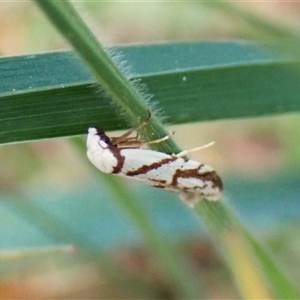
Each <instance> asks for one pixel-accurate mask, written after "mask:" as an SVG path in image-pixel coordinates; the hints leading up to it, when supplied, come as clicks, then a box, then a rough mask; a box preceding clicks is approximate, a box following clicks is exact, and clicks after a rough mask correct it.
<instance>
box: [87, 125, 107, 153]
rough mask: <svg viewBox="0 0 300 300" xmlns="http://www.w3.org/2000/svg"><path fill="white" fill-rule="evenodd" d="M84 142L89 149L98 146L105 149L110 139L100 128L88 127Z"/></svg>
mask: <svg viewBox="0 0 300 300" xmlns="http://www.w3.org/2000/svg"><path fill="white" fill-rule="evenodd" d="M86 144H87V148H88V149H91V150H92V149H93V148H98V147H99V146H100V147H101V148H103V149H105V148H107V147H108V146H110V145H111V141H110V139H109V137H108V136H107V135H106V134H105V132H104V131H103V130H102V129H100V128H96V127H90V128H89V130H88V138H87V143H86Z"/></svg>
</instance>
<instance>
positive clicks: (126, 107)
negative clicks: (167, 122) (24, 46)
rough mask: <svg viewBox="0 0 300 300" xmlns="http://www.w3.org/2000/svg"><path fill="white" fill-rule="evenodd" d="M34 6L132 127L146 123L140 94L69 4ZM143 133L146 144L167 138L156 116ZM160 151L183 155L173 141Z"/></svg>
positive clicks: (167, 142) (146, 115)
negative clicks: (50, 23) (54, 27)
mask: <svg viewBox="0 0 300 300" xmlns="http://www.w3.org/2000/svg"><path fill="white" fill-rule="evenodd" d="M35 2H36V3H37V4H38V5H39V6H40V7H41V9H42V10H43V11H44V12H45V14H46V15H47V17H48V18H49V19H50V20H51V22H52V23H53V24H54V25H55V26H56V27H57V29H58V30H59V31H60V32H61V33H62V34H63V36H64V37H65V38H66V39H67V40H68V41H69V42H70V43H71V45H72V46H73V47H74V49H75V50H76V52H77V53H78V54H79V55H80V57H81V58H82V59H83V61H84V62H85V63H86V65H87V66H88V67H89V68H90V70H91V71H92V72H93V74H94V75H95V77H96V78H97V81H98V82H99V83H100V84H101V87H102V88H103V90H104V91H105V93H106V95H108V96H110V97H111V102H112V103H115V104H116V106H117V107H118V108H121V109H122V110H123V111H124V112H125V113H126V114H125V115H126V117H127V119H128V120H129V122H130V124H131V125H132V126H137V125H139V124H141V123H143V121H144V120H146V119H147V118H148V116H149V112H148V109H147V106H146V103H145V102H144V100H143V97H142V95H141V93H139V92H138V90H137V89H136V88H135V87H134V85H133V84H131V83H130V82H129V80H128V79H127V78H126V77H125V75H124V74H123V73H122V71H121V70H120V69H119V68H118V67H117V66H116V64H115V62H114V61H113V59H112V58H111V57H110V56H109V54H108V53H107V51H105V49H104V48H103V47H102V45H101V44H100V43H99V42H98V40H97V39H96V37H95V36H94V35H93V33H92V32H91V31H90V30H89V28H88V27H87V26H86V24H85V23H84V22H83V21H82V19H81V18H80V16H79V15H78V14H77V12H76V10H75V9H74V8H73V6H72V5H71V4H70V2H69V1H51V0H43V1H39V0H35ZM140 131H141V135H142V136H144V137H145V139H147V140H151V139H154V140H155V139H159V138H162V137H165V136H166V135H167V134H168V133H167V131H166V130H165V129H164V127H163V126H162V124H161V123H160V122H159V121H158V120H157V119H156V118H155V117H154V115H153V116H152V118H151V119H150V120H149V122H148V123H147V124H146V125H145V126H143V128H141V130H140ZM153 147H155V146H153ZM160 147H161V148H162V149H164V151H167V152H170V153H177V152H179V151H180V149H179V148H178V146H177V145H176V144H175V142H174V141H173V140H172V139H169V140H166V141H165V142H163V143H161V145H160Z"/></svg>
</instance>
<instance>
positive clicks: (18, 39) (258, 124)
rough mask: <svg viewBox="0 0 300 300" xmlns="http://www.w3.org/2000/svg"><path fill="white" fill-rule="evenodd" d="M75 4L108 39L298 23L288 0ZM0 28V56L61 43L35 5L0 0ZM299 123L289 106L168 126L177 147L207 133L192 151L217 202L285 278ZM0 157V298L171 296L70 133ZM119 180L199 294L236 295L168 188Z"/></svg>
mask: <svg viewBox="0 0 300 300" xmlns="http://www.w3.org/2000/svg"><path fill="white" fill-rule="evenodd" d="M75 7H76V8H77V9H78V10H79V12H80V14H81V15H82V17H83V18H84V20H85V21H86V22H87V23H88V24H89V26H90V27H91V28H92V30H93V32H94V33H95V34H96V35H97V37H98V38H99V40H100V41H101V42H102V43H103V44H105V45H107V46H110V45H117V44H127V43H148V42H157V41H183V40H207V39H214V40H223V39H230V40H234V39H247V40H252V39H254V38H255V39H263V38H265V37H268V34H269V33H266V32H260V31H259V30H257V28H255V26H253V24H251V22H249V21H247V20H248V19H247V18H245V16H248V15H249V14H250V15H251V16H252V17H253V16H258V17H259V18H261V19H263V20H268V21H270V23H272V22H273V23H275V24H276V25H278V24H279V25H278V26H281V27H280V28H284V29H286V28H288V30H290V31H291V32H295V34H298V32H299V24H298V23H299V22H300V21H299V18H298V16H299V12H300V4H298V3H296V2H291V3H279V2H269V3H266V2H261V3H259V2H257V3H247V2H240V3H235V4H232V5H231V6H230V10H228V7H227V9H226V7H225V8H224V7H222V6H219V5H217V4H215V5H213V4H205V3H197V2H193V3H192V2H191V3H185V2H182V3H179V2H173V3H172V2H153V3H150V2H141V3H134V2H131V3H130V2H84V3H75ZM253 19H254V17H253V18H252V20H253ZM0 28H1V30H0V53H1V54H2V55H3V56H12V55H21V54H28V53H36V52H43V51H50V50H59V49H68V48H69V46H68V44H67V43H66V42H65V41H64V40H63V39H62V38H61V37H60V35H59V34H58V33H57V32H56V31H55V29H54V28H52V26H51V25H50V24H49V22H48V21H47V20H46V18H45V17H44V15H42V13H41V12H40V11H39V10H38V8H37V7H36V6H35V5H34V4H33V3H32V2H15V3H1V4H0ZM203 109H205V108H203ZM299 125H300V124H299V116H298V114H296V113H295V114H286V115H278V116H273V117H264V118H255V119H254V118H253V119H239V120H230V121H228V120H227V121H214V122H205V123H201V124H186V125H180V126H169V130H170V132H172V131H175V132H176V134H175V139H176V140H177V141H178V142H179V144H180V146H181V147H182V148H184V149H189V148H193V147H196V146H199V145H203V144H206V143H208V142H210V141H211V140H214V141H216V144H215V145H214V146H213V147H211V148H209V149H207V150H205V151H201V152H200V153H194V154H193V155H192V157H193V158H194V159H198V160H201V161H204V162H206V163H209V164H211V165H213V166H214V167H215V168H216V169H217V170H218V172H219V173H220V174H221V175H222V178H224V181H225V186H226V190H225V194H224V196H225V198H226V200H227V201H228V202H229V203H230V204H232V206H233V207H234V209H235V210H236V212H237V213H238V215H239V216H240V217H241V219H242V220H243V221H244V222H245V224H246V225H247V226H248V227H249V228H250V229H251V230H252V231H253V232H254V233H255V235H256V237H258V238H259V240H260V241H261V242H262V244H263V245H265V246H266V247H269V249H270V250H271V252H272V255H273V256H274V257H275V258H276V260H277V261H278V262H279V264H282V266H283V269H284V270H285V271H287V272H288V273H289V275H290V277H291V278H292V280H293V281H294V282H297V279H299V278H300V274H299V268H298V266H299V264H296V263H295V261H297V262H298V261H299V250H300V239H299V224H298V223H299V221H298V220H299V215H300V202H299V197H300V184H299V182H300V181H299V179H300V172H299V168H300V151H299V147H300V135H299ZM115 134H117V133H115ZM0 161H1V171H0V188H1V190H0V200H1V202H0V211H1V218H0V228H1V230H0V259H1V262H0V263H1V266H0V270H1V271H0V274H1V277H0V297H1V298H20V299H23V298H59V299H61V298H81V299H84V298H167V299H173V298H175V296H174V295H173V294H172V291H170V290H169V289H168V287H167V285H166V284H165V283H164V278H163V275H162V274H161V272H160V268H159V263H158V262H157V261H155V259H154V258H153V257H152V256H151V254H149V251H148V250H147V249H145V247H144V244H143V240H142V239H141V237H140V234H139V232H138V230H137V229H136V228H135V227H134V226H133V224H132V223H131V222H130V220H128V219H127V218H126V215H125V214H124V212H122V211H121V210H120V208H119V207H118V206H117V205H116V204H115V203H114V201H113V199H112V195H111V192H110V190H109V189H107V187H106V185H105V184H104V183H102V182H99V180H98V179H96V178H94V176H93V173H91V172H90V166H89V162H88V160H87V158H86V157H85V156H82V155H80V154H79V153H78V152H77V151H76V150H75V149H74V148H73V146H72V144H70V143H69V140H68V139H52V140H45V141H39V142H32V143H23V144H15V145H13V144H12V145H4V146H1V148H0ZM125 184H126V185H127V186H128V189H132V190H133V191H134V192H137V193H138V194H139V196H140V198H141V199H143V203H142V204H143V206H144V207H145V209H146V211H147V212H148V213H149V214H150V216H151V218H152V219H153V220H154V224H155V226H156V227H157V228H158V229H159V231H160V232H161V233H162V235H163V236H164V237H165V239H166V240H170V241H171V243H173V244H174V245H175V246H176V247H178V249H180V251H181V253H182V255H183V256H184V257H185V259H186V260H187V261H188V262H189V264H190V265H191V266H192V268H193V269H194V270H196V272H197V276H199V280H200V281H201V290H202V292H203V298H218V299H220V298H224V299H225V298H233V297H237V295H238V294H237V292H236V290H235V289H234V288H233V287H232V286H233V285H232V279H231V278H230V275H229V274H228V270H227V269H226V268H225V266H224V264H223V262H222V261H221V259H220V257H219V253H217V252H216V250H215V249H214V247H213V245H212V244H211V242H210V240H209V237H208V236H207V233H206V232H205V230H203V228H202V226H201V224H199V221H198V219H197V218H196V217H195V216H194V214H193V213H192V212H191V211H190V210H189V209H188V208H187V207H185V206H184V204H183V203H181V202H179V201H178V199H177V196H176V195H173V194H170V193H168V192H165V191H161V190H159V191H158V190H156V189H153V188H151V187H144V186H140V185H139V184H136V183H134V182H131V181H125ZM79 248H80V249H84V251H78V249H79ZM82 252H83V253H82ZM108 262H109V264H108ZM112 262H113V263H112Z"/></svg>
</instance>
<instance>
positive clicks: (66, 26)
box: [36, 1, 296, 296]
mask: <svg viewBox="0 0 300 300" xmlns="http://www.w3.org/2000/svg"><path fill="white" fill-rule="evenodd" d="M36 2H37V3H38V4H39V5H40V6H41V7H43V8H44V10H45V12H46V13H47V14H48V16H49V17H50V18H51V20H52V22H54V23H55V24H56V26H57V27H58V28H59V29H60V31H61V32H62V33H63V34H64V35H65V37H66V38H68V39H69V41H70V42H71V43H72V45H73V46H74V47H75V49H76V50H77V51H78V53H80V55H81V57H82V58H83V59H84V61H85V62H86V63H87V64H88V66H89V67H90V68H91V70H93V72H94V74H95V75H96V78H98V80H99V81H100V82H101V83H102V87H103V88H104V90H105V91H106V93H107V94H108V95H111V96H113V100H114V101H115V103H118V105H120V106H121V107H122V108H123V109H124V110H125V111H126V112H127V114H128V118H130V119H131V121H132V123H133V124H137V123H140V122H142V121H143V119H146V112H147V111H146V107H145V105H142V101H139V100H140V98H139V95H138V94H136V93H135V91H134V89H133V88H132V87H130V84H129V82H128V81H126V79H125V78H123V76H122V74H121V72H119V71H118V70H117V69H116V68H115V67H114V66H112V65H113V62H111V60H110V59H109V57H108V56H107V55H105V52H104V51H103V49H101V45H100V44H98V43H97V41H96V39H95V38H94V37H93V35H92V34H91V33H90V32H89V31H88V29H87V27H86V26H85V24H84V23H83V22H82V21H81V19H80V18H79V16H77V14H76V12H75V11H74V10H73V9H72V7H71V6H70V5H69V3H68V2H67V1H65V2H55V1H36ZM73 29H74V30H73ZM77 40H78V42H77ZM97 53H100V54H99V55H100V56H98V55H97ZM89 55H90V57H91V58H92V59H90V58H89ZM95 66H97V67H95ZM101 66H103V70H105V72H104V73H107V74H104V76H103V73H102V72H101V68H100V69H99V67H101ZM111 66H112V68H110V67H111ZM231 67H232V66H231ZM231 67H229V68H224V69H223V71H224V73H223V76H224V74H227V73H226V72H227V71H228V70H229V73H228V74H227V75H231V76H233V73H232V70H233V69H232V68H231ZM246 67H248V66H246ZM275 68H276V65H275ZM113 70H114V71H115V72H114V71H113ZM267 70H269V71H271V72H272V70H273V71H274V66H273V65H271V69H268V68H267ZM278 70H279V69H277V70H276V72H275V74H277V73H278ZM210 71H211V70H207V73H209V72H210ZM234 71H236V70H234ZM281 71H282V69H281ZM234 73H236V72H234ZM289 73H290V72H289ZM245 74H247V72H245ZM164 75H165V74H162V77H161V78H163V76H164ZM172 75H174V76H172V80H174V81H175V82H176V83H177V84H176V85H177V86H181V87H182V88H183V90H185V92H186V91H187V90H188V89H187V85H186V82H190V81H191V82H192V83H193V84H194V85H197V86H198V85H199V82H201V83H202V82H203V81H202V80H201V79H202V78H201V77H195V76H194V75H195V74H194V72H193V70H191V73H190V74H189V76H188V77H187V76H186V75H184V72H182V73H181V74H177V73H174V74H172ZM178 75H180V76H178ZM263 75H264V76H265V73H263ZM105 77H107V78H110V79H109V80H108V81H107V78H106V79H105ZM120 78H121V79H122V81H123V80H124V81H123V83H122V84H121V87H122V88H121V89H120V90H118V88H117V87H116V86H117V85H116V86H114V85H113V83H114V81H115V83H119V82H120ZM210 79H213V82H215V81H217V79H218V78H210ZM236 79H237V78H236ZM251 79H252V81H251V85H250V86H248V89H246V90H247V94H250V95H251V92H252V91H253V90H252V88H253V86H254V87H255V88H256V85H257V84H258V82H259V81H257V78H251ZM274 79H276V77H275V78H271V80H272V86H273V87H274ZM292 81H293V80H292ZM123 84H124V85H123ZM158 84H159V82H155V85H158ZM234 84H235V85H236V84H237V82H236V81H235V82H234ZM148 86H149V88H150V89H151V80H149V81H148ZM231 86H233V82H231ZM123 87H124V88H125V89H123ZM254 90H255V89H254ZM122 91H123V92H124V95H125V97H124V95H122ZM125 91H126V92H125ZM238 91H239V89H236V90H235V94H236V95H237V96H238V98H240V96H241V95H240V94H239V93H238ZM285 91H286V92H287V91H289V89H286V90H285ZM221 92H224V91H222V90H221ZM221 94H223V93H220V94H219V95H217V96H218V99H220V95H221ZM156 96H157V97H158V96H160V95H159V94H158V93H157V94H156ZM127 97H128V98H127ZM124 98H126V101H125V99H124ZM246 100H247V101H246V103H248V106H249V98H246ZM276 100H277V98H276ZM181 103H182V102H181ZM275 103H277V101H275ZM201 104H202V107H205V106H203V103H201ZM173 105H174V103H173ZM182 105H184V107H186V106H187V105H186V103H184V104H182ZM131 106H133V107H135V106H136V107H137V109H136V110H135V109H134V110H133V109H132V108H131ZM238 106H239V105H238ZM250 106H252V103H251V102H250ZM202 107H201V108H202ZM177 108H179V110H177V112H178V111H179V112H181V111H182V110H181V109H180V108H181V107H180V106H179V107H177ZM247 108H248V107H247ZM269 108H270V107H268V109H269ZM269 112H270V111H269ZM187 113H188V111H187ZM229 113H230V110H228V109H227V110H226V114H227V115H228V114H229ZM181 118H182V119H184V116H182V115H181ZM144 134H145V135H148V136H149V137H150V136H151V135H152V136H153V138H158V137H161V136H162V135H165V134H166V131H165V130H164V129H163V128H162V126H161V124H160V123H159V122H158V121H157V120H156V119H152V120H151V122H149V124H147V126H145V132H144ZM164 144H167V146H163V145H164ZM164 144H163V145H159V146H158V148H159V149H160V150H161V151H166V150H167V151H170V152H174V153H176V152H177V151H178V150H179V149H178V147H177V146H176V145H175V144H174V143H172V142H171V141H170V140H169V141H168V142H167V143H164ZM202 203H205V202H204V201H203V202H202ZM210 205H211V206H212V207H214V208H217V207H218V206H221V207H222V206H223V205H224V203H210ZM198 207H199V208H198ZM204 211H205V209H203V208H202V205H201V203H200V204H199V206H197V212H198V213H199V214H200V215H203V213H204ZM132 212H133V213H134V210H132ZM229 215H230V214H227V215H225V218H224V220H225V221H226V222H229V224H230V230H232V231H233V232H234V233H240V237H241V239H242V240H245V241H247V236H248V233H246V232H243V231H241V230H240V228H239V226H238V225H237V224H236V223H235V222H230V218H229ZM204 221H205V222H207V223H209V222H213V223H214V226H215V227H217V228H218V226H219V225H218V224H219V223H222V222H223V221H222V219H221V216H219V215H217V218H211V219H210V220H207V219H204ZM216 237H217V239H216V240H217V241H218V242H219V244H220V245H222V247H223V248H224V249H226V248H228V249H229V247H228V245H227V242H228V241H230V239H228V238H226V239H223V237H222V236H220V235H216ZM245 244H246V243H245ZM229 250H230V249H229ZM238 250H239V251H241V253H242V255H243V256H244V257H245V258H246V259H247V261H248V262H249V264H250V263H251V262H252V260H251V258H250V256H251V257H252V256H255V254H257V252H254V251H253V249H251V247H249V248H248V247H246V245H245V246H244V245H242V246H241V247H239V249H238ZM249 250H250V252H251V253H250V256H248V255H247V254H248V251H249ZM228 253H229V254H231V253H230V251H228ZM255 259H256V260H257V261H258V265H259V263H260V261H261V256H256V257H255ZM231 264H232V266H233V264H234V262H233V261H231ZM274 267H275V265H274ZM256 269H257V268H256ZM232 270H233V272H234V274H235V276H236V278H239V276H240V274H239V270H238V269H236V268H234V267H232ZM254 272H257V273H259V271H257V270H254ZM278 272H279V271H278ZM279 273H280V272H279ZM263 275H264V276H266V277H268V276H267V275H268V274H263ZM258 276H259V274H258ZM264 276H262V278H263V277H264ZM268 282H269V283H271V284H270V285H269V288H270V289H271V292H270V294H274V295H276V292H275V291H276V290H275V287H274V285H273V281H272V280H271V279H270V278H268ZM237 283H238V284H239V285H240V288H241V290H243V293H244V294H245V295H249V296H251V295H252V296H253V295H256V296H266V295H269V293H268V289H267V287H266V286H265V284H264V283H262V284H261V288H260V292H257V293H255V294H248V293H247V290H246V287H245V286H244V285H243V283H244V281H239V280H237ZM286 286H287V288H288V292H286V293H285V295H286V296H289V295H292V294H293V292H294V290H293V288H292V287H291V286H288V285H286ZM295 293H296V292H295ZM295 293H294V294H295Z"/></svg>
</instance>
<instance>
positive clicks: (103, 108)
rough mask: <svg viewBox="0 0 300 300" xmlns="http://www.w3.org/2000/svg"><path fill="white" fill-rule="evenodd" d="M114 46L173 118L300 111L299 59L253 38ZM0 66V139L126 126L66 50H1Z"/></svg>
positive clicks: (176, 121) (175, 121)
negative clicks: (12, 53)
mask: <svg viewBox="0 0 300 300" xmlns="http://www.w3.org/2000/svg"><path fill="white" fill-rule="evenodd" d="M113 51H115V52H119V51H122V53H123V54H124V57H125V58H126V60H127V62H128V65H131V67H132V74H131V78H133V79H141V81H142V82H143V83H145V84H146V85H147V87H148V88H149V91H150V93H151V94H153V95H154V98H153V101H156V102H157V106H158V107H159V108H161V109H162V110H163V112H164V114H165V115H166V116H167V117H169V119H168V120H169V122H170V123H173V124H180V123H186V122H197V121H204V120H213V119H226V118H237V117H239V118H240V117H257V116H264V115H271V114H278V113H288V112H296V111H299V110H300V102H299V94H300V86H299V75H298V73H297V72H295V71H293V70H291V66H292V65H296V64H297V65H299V62H298V61H297V60H293V59H291V58H290V59H288V58H286V57H283V56H280V55H275V54H274V53H272V52H270V51H267V50H266V49H264V48H262V47H260V46H259V45H257V44H254V43H247V42H243V43H241V42H230V41H229V42H197V43H195V42H189V43H167V44H157V45H155V44H154V45H136V46H125V47H118V48H114V49H113ZM150 62H151V63H150ZM0 71H1V76H0V111H1V118H0V143H10V142H20V141H28V140H35V139H43V138H50V137H61V136H72V135H78V134H84V133H85V132H86V130H87V128H88V127H89V126H90V125H98V126H99V127H101V128H103V129H105V130H106V131H109V130H118V129H125V128H128V124H127V123H126V122H125V121H124V118H122V116H121V115H120V114H118V111H116V109H115V107H114V106H113V105H112V104H111V102H110V100H109V99H108V98H107V97H105V96H103V94H102V93H100V92H99V88H97V87H96V86H95V78H94V77H93V76H92V75H91V74H90V73H89V72H88V70H87V69H86V67H85V66H84V65H83V64H82V63H81V62H80V61H79V60H78V59H77V58H76V57H75V56H74V55H73V54H72V53H71V52H52V53H44V54H37V55H26V56H19V57H3V58H0ZM183 78H186V80H185V81H183Z"/></svg>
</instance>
